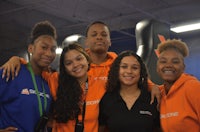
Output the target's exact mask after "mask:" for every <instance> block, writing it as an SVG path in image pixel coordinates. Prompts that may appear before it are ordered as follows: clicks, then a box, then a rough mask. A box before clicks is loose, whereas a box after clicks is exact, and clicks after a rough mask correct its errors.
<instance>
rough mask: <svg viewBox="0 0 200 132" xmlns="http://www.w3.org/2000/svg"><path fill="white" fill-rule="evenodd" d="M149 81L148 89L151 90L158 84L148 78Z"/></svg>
mask: <svg viewBox="0 0 200 132" xmlns="http://www.w3.org/2000/svg"><path fill="white" fill-rule="evenodd" d="M147 83H148V90H149V91H151V89H152V88H153V86H154V85H156V84H155V83H153V82H152V81H151V80H150V79H148V80H147Z"/></svg>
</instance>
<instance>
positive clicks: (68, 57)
mask: <svg viewBox="0 0 200 132" xmlns="http://www.w3.org/2000/svg"><path fill="white" fill-rule="evenodd" d="M77 56H84V55H83V54H82V53H81V52H79V51H78V50H75V49H73V50H69V51H67V52H66V53H65V60H72V59H74V58H76V57H77Z"/></svg>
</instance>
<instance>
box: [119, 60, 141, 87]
mask: <svg viewBox="0 0 200 132" xmlns="http://www.w3.org/2000/svg"><path fill="white" fill-rule="evenodd" d="M140 71H141V67H140V63H139V62H138V60H137V59H136V58H135V57H134V56H126V57H124V58H123V59H122V60H121V63H120V68H119V80H120V82H121V86H122V87H123V86H133V85H135V86H137V85H138V82H139V79H140Z"/></svg>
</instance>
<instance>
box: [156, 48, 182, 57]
mask: <svg viewBox="0 0 200 132" xmlns="http://www.w3.org/2000/svg"><path fill="white" fill-rule="evenodd" d="M162 57H165V58H181V59H183V58H184V57H183V55H182V54H181V53H180V52H179V51H177V50H175V49H167V50H165V51H163V52H162V53H161V54H160V56H159V58H162Z"/></svg>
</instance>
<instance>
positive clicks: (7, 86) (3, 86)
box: [0, 70, 18, 103]
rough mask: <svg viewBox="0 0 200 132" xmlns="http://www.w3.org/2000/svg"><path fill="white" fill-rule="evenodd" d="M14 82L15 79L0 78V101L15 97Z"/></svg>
mask: <svg viewBox="0 0 200 132" xmlns="http://www.w3.org/2000/svg"><path fill="white" fill-rule="evenodd" d="M0 76H2V70H0ZM14 82H15V80H11V79H10V80H9V81H6V78H3V79H2V78H1V79H0V103H4V102H6V101H8V100H11V99H14V98H16V97H17V95H18V94H17V93H18V90H17V88H16V87H15V84H14Z"/></svg>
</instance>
